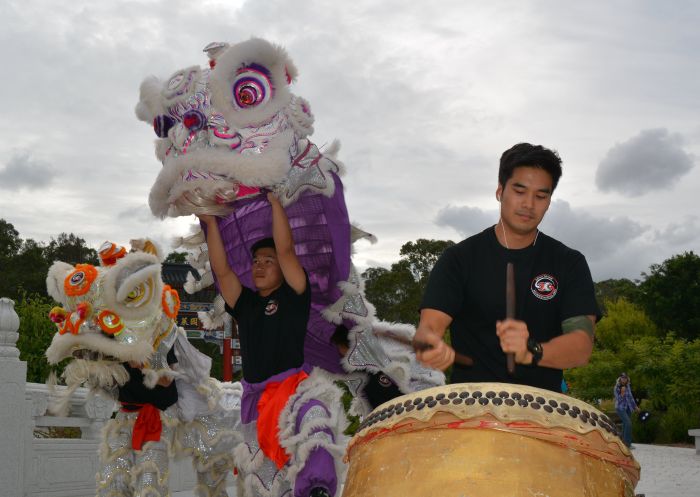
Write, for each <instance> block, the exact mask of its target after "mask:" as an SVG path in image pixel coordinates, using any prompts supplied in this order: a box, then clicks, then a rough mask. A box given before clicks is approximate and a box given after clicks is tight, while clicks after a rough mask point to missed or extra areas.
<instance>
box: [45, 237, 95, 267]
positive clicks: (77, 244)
mask: <svg viewBox="0 0 700 497" xmlns="http://www.w3.org/2000/svg"><path fill="white" fill-rule="evenodd" d="M44 255H45V257H46V260H47V262H48V263H49V264H53V263H54V262H55V261H63V262H67V263H69V264H93V265H97V264H98V263H99V260H98V259H97V251H96V250H95V249H93V248H90V247H88V246H87V245H86V243H85V240H84V239H83V238H80V237H79V236H77V235H74V234H73V233H61V234H59V235H58V236H57V237H56V238H53V237H51V241H50V242H49V244H48V245H47V246H46V249H45V251H44Z"/></svg>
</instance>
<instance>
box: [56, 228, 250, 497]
mask: <svg viewBox="0 0 700 497" xmlns="http://www.w3.org/2000/svg"><path fill="white" fill-rule="evenodd" d="M99 254H100V258H101V265H100V266H97V267H96V266H93V265H90V264H78V265H76V266H72V265H70V264H66V263H64V262H55V263H54V264H53V265H52V266H51V268H50V270H49V275H48V277H47V280H46V282H47V288H48V292H49V294H50V295H51V296H52V297H53V298H54V299H55V300H57V301H58V302H60V303H61V304H62V307H56V308H54V309H52V311H51V315H50V317H51V319H52V321H54V322H55V323H56V326H57V328H58V332H57V333H56V335H55V336H54V338H53V340H52V342H51V345H50V347H49V348H48V349H47V351H46V356H47V358H48V360H49V362H51V363H53V364H56V363H58V362H60V361H62V360H63V359H66V358H71V359H72V360H71V362H70V363H69V364H68V365H67V366H66V369H65V371H64V378H65V380H66V384H67V385H68V389H67V390H66V391H65V394H64V395H63V397H62V401H59V402H58V403H57V405H56V406H54V411H55V412H58V413H61V412H62V411H63V412H65V411H66V410H67V406H68V401H69V400H70V395H71V394H72V392H73V391H74V390H75V389H76V388H77V387H78V386H80V385H82V384H87V386H89V387H90V388H91V390H92V391H93V392H95V391H96V392H98V393H101V394H104V395H107V396H111V397H112V398H114V399H115V400H116V399H119V400H120V405H121V409H120V411H119V412H118V413H117V415H116V417H115V418H113V419H111V420H110V421H109V422H108V423H107V425H106V426H105V428H104V431H103V440H102V444H101V449H100V463H101V464H100V467H101V469H100V472H99V474H98V475H97V494H98V496H104V497H131V496H139V497H145V496H151V497H161V496H166V495H170V492H169V491H168V486H167V482H168V474H169V473H168V465H169V460H170V457H171V456H172V455H175V454H189V455H191V456H192V458H193V461H194V467H195V471H196V473H197V488H196V495H197V496H198V497H224V496H225V495H226V490H225V486H226V475H227V474H228V472H229V471H230V470H231V469H232V468H233V461H232V451H233V449H234V447H235V446H236V445H237V444H238V443H239V442H240V398H241V385H240V384H238V383H233V384H232V383H220V382H218V381H216V380H215V379H213V378H211V377H209V370H210V367H211V359H210V358H209V357H207V356H206V355H204V354H201V353H200V352H199V351H197V349H195V348H194V347H193V346H192V345H191V344H190V343H189V342H188V341H187V337H186V334H185V332H184V330H183V329H182V328H179V327H178V326H177V325H176V317H177V312H178V309H179V305H180V300H179V297H178V294H177V292H175V291H174V290H172V289H171V288H170V287H169V286H168V285H164V284H163V281H162V279H161V259H160V257H159V254H158V251H157V249H156V247H155V245H153V244H152V243H151V242H149V241H145V240H134V241H132V252H130V253H127V252H126V250H125V249H124V248H122V247H118V246H116V245H115V244H113V243H108V242H106V243H105V244H104V245H103V246H102V248H101V249H100V251H99ZM130 364H131V365H136V366H137V367H132V366H130ZM164 379H165V380H166V381H163V380H164ZM167 380H174V384H173V383H172V382H170V381H167ZM159 382H160V383H171V385H170V386H169V387H168V388H165V387H163V386H159V385H158V383H159ZM129 392H130V393H129ZM133 392H137V393H138V392H141V393H140V394H137V396H138V395H140V396H141V397H142V398H143V399H142V400H140V401H139V400H138V399H137V400H136V401H135V400H134V399H135V397H134V395H133Z"/></svg>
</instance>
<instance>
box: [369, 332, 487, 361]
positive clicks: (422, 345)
mask: <svg viewBox="0 0 700 497" xmlns="http://www.w3.org/2000/svg"><path fill="white" fill-rule="evenodd" d="M374 334H375V335H379V336H382V337H385V338H388V339H389V340H394V341H395V342H399V343H402V344H404V345H408V346H409V347H413V350H415V351H416V352H422V351H424V350H430V349H432V348H433V346H432V345H430V344H429V343H426V342H423V341H421V340H412V339H410V338H405V337H400V336H397V335H392V334H391V333H388V332H386V331H380V330H374ZM455 364H458V365H460V366H473V365H474V359H472V358H471V357H469V356H468V355H464V354H460V353H459V352H455Z"/></svg>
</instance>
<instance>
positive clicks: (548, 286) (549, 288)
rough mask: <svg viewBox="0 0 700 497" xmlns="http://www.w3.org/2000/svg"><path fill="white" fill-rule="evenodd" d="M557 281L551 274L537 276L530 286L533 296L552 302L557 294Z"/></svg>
mask: <svg viewBox="0 0 700 497" xmlns="http://www.w3.org/2000/svg"><path fill="white" fill-rule="evenodd" d="M558 286H559V283H557V279H556V278H555V277H554V276H552V275H551V274H540V275H539V276H535V278H534V279H533V280H532V285H530V290H532V294H533V295H534V296H535V297H537V298H538V299H540V300H551V299H553V298H554V296H555V295H556V294H557V287H558Z"/></svg>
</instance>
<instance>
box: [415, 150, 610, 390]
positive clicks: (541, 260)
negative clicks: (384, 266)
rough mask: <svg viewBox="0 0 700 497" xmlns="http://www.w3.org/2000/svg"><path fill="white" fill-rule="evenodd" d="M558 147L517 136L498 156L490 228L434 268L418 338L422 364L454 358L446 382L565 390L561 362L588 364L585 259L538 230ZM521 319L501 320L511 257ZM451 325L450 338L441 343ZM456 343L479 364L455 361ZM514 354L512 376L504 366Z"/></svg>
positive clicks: (592, 308)
mask: <svg viewBox="0 0 700 497" xmlns="http://www.w3.org/2000/svg"><path fill="white" fill-rule="evenodd" d="M561 173H562V170H561V159H560V157H559V155H558V154H557V153H556V152H554V151H552V150H549V149H547V148H544V147H542V146H540V145H531V144H529V143H519V144H517V145H515V146H513V147H512V148H510V149H509V150H506V151H505V152H504V153H503V155H502V156H501V161H500V167H499V171H498V187H497V188H496V200H497V201H498V202H500V219H499V220H498V222H497V223H496V224H495V225H494V226H490V227H488V228H486V229H485V230H484V231H482V232H481V233H479V234H476V235H474V236H471V237H469V238H467V239H466V240H463V241H462V242H461V243H458V244H457V245H454V246H452V247H449V248H448V249H447V250H445V252H444V253H443V254H442V255H441V257H440V258H439V260H438V261H437V263H436V264H435V267H434V268H433V270H432V272H431V274H430V278H429V281H428V286H427V288H426V291H425V295H424V296H423V301H422V304H421V314H420V324H419V325H418V330H417V332H416V335H415V341H416V342H418V341H421V342H425V343H427V344H429V345H431V346H432V348H431V349H429V350H423V351H420V352H418V353H417V356H418V359H419V360H420V361H421V362H423V363H424V364H425V365H426V366H429V367H433V368H436V369H442V370H445V369H447V368H448V367H449V366H451V365H453V363H454V367H453V370H452V375H451V378H450V383H463V382H482V381H497V382H507V383H520V384H527V385H532V386H535V387H540V388H546V389H549V390H553V391H561V385H562V370H564V369H568V368H573V367H577V366H583V365H585V364H587V363H588V360H589V358H590V356H591V352H592V349H593V334H594V331H595V323H596V321H597V320H599V319H600V311H599V309H598V305H597V303H596V300H595V294H594V288H593V281H592V279H591V273H590V270H589V269H588V264H587V263H586V259H585V257H584V256H583V255H582V254H581V253H580V252H578V251H576V250H574V249H571V248H569V247H567V246H566V245H564V244H563V243H561V242H559V241H557V240H555V239H554V238H551V237H549V236H547V235H546V234H544V233H542V232H540V231H539V228H538V227H539V224H540V222H541V221H542V218H543V217H544V214H545V213H546V212H547V209H548V208H549V205H550V202H551V198H552V193H553V192H554V189H555V188H556V186H557V183H558V182H559V178H560V177H561ZM509 262H510V263H513V265H514V269H515V290H516V291H515V302H516V305H515V318H510V319H506V318H505V308H506V305H505V286H506V281H505V280H506V265H507V263H509ZM448 327H449V328H450V333H451V345H448V344H447V343H445V342H444V341H443V336H444V334H445V331H446V330H447V328H448ZM455 351H457V352H458V353H460V354H463V355H468V356H471V357H472V359H473V361H474V364H473V365H472V366H464V365H460V364H457V363H455ZM506 353H513V354H514V359H515V363H516V367H515V371H514V374H512V375H511V374H509V373H508V369H507V367H506Z"/></svg>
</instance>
